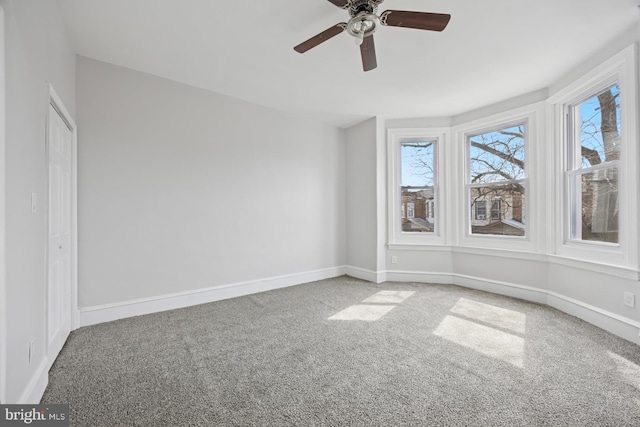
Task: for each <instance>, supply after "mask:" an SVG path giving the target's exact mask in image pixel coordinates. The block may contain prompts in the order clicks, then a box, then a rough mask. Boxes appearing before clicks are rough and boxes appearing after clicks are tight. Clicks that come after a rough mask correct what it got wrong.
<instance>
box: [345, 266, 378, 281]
mask: <svg viewBox="0 0 640 427" xmlns="http://www.w3.org/2000/svg"><path fill="white" fill-rule="evenodd" d="M345 274H346V275H347V276H351V277H355V278H356V279H361V280H366V281H367V282H373V283H382V282H385V281H386V280H387V277H386V274H385V273H384V272H382V271H373V270H367V269H365V268H360V267H352V266H350V265H348V266H346V272H345Z"/></svg>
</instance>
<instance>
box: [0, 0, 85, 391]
mask: <svg viewBox="0 0 640 427" xmlns="http://www.w3.org/2000/svg"><path fill="white" fill-rule="evenodd" d="M0 6H2V8H3V9H4V12H5V23H6V200H5V201H6V285H7V289H6V298H7V319H6V322H7V323H6V324H7V345H6V349H5V350H6V370H7V371H6V372H2V373H0V375H2V376H3V377H4V379H5V380H6V397H5V398H6V402H18V401H33V400H34V399H36V400H37V399H39V395H40V394H41V393H42V391H44V387H45V386H46V371H44V366H45V365H46V363H45V362H46V360H45V353H44V349H45V329H44V328H45V317H44V315H45V293H44V290H45V234H46V233H45V216H44V212H45V210H44V206H43V201H44V197H45V194H46V188H45V171H46V169H45V165H46V161H45V128H46V126H45V118H46V113H47V108H48V102H49V101H48V86H47V82H51V83H52V84H53V86H54V88H55V90H56V91H57V93H58V94H59V95H60V97H61V98H62V100H63V102H64V103H65V106H66V107H67V109H68V110H69V111H70V112H71V114H72V115H73V114H74V112H75V77H74V76H75V57H74V53H73V51H72V49H71V47H70V45H69V43H68V42H67V39H66V35H65V30H64V27H63V25H62V22H61V20H60V16H59V13H58V9H57V4H56V2H53V1H50V0H32V1H24V0H15V1H12V0H0ZM32 192H33V193H35V194H36V195H37V198H38V200H39V203H40V206H39V209H38V211H37V213H36V214H32V213H31V202H30V200H31V193H32ZM31 341H33V342H34V354H33V356H32V361H31V364H29V363H28V360H27V356H28V349H29V343H30V342H31ZM3 403H4V402H3Z"/></svg>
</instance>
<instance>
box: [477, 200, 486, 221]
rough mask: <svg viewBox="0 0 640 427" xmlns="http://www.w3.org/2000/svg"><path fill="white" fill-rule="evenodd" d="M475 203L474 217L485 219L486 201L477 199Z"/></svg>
mask: <svg viewBox="0 0 640 427" xmlns="http://www.w3.org/2000/svg"><path fill="white" fill-rule="evenodd" d="M475 205H476V219H486V217H487V202H486V200H478V201H477V202H475Z"/></svg>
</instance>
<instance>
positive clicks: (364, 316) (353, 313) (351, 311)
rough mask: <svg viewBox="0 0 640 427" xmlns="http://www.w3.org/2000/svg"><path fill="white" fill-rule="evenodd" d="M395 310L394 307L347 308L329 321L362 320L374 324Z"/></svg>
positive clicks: (355, 306)
mask: <svg viewBox="0 0 640 427" xmlns="http://www.w3.org/2000/svg"><path fill="white" fill-rule="evenodd" d="M394 308H395V305H359V304H355V305H352V306H351V307H347V308H345V309H344V310H342V311H341V312H340V313H337V314H334V315H333V316H331V317H329V320H364V321H365V322H374V321H376V320H378V319H380V318H381V317H382V316H384V315H385V314H387V313H388V312H390V311H391V310H393V309H394Z"/></svg>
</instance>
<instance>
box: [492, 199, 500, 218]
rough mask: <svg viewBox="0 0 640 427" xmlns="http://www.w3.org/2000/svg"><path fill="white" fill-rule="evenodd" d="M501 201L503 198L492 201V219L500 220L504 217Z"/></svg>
mask: <svg viewBox="0 0 640 427" xmlns="http://www.w3.org/2000/svg"><path fill="white" fill-rule="evenodd" d="M500 202H501V200H498V199H496V200H494V201H493V203H491V219H492V220H496V219H497V220H499V219H501V218H502V215H500Z"/></svg>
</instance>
